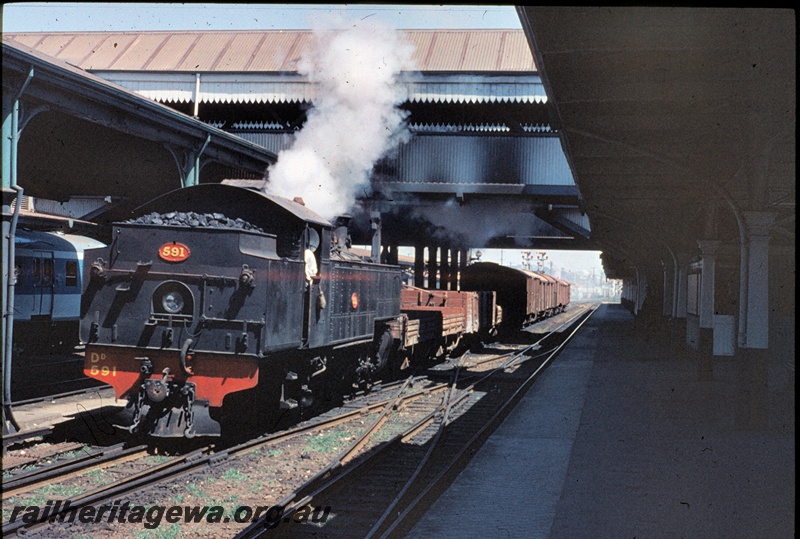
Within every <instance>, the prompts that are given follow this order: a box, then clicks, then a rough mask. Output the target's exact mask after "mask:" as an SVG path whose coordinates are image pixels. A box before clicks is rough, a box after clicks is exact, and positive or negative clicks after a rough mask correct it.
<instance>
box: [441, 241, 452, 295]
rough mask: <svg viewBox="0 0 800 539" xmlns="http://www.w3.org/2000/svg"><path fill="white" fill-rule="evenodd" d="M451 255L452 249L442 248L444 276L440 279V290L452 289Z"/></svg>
mask: <svg viewBox="0 0 800 539" xmlns="http://www.w3.org/2000/svg"><path fill="white" fill-rule="evenodd" d="M449 254H450V249H448V248H447V247H442V249H441V256H442V262H441V265H442V276H441V278H440V279H439V288H440V289H442V290H449V289H450V260H449V258H448V256H449Z"/></svg>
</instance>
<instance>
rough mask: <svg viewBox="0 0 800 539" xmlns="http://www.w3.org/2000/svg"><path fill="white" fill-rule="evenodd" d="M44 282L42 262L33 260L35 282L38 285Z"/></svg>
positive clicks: (36, 259)
mask: <svg viewBox="0 0 800 539" xmlns="http://www.w3.org/2000/svg"><path fill="white" fill-rule="evenodd" d="M41 280H42V261H41V260H39V259H38V258H35V259H34V260H33V282H34V283H38V282H39V281H41Z"/></svg>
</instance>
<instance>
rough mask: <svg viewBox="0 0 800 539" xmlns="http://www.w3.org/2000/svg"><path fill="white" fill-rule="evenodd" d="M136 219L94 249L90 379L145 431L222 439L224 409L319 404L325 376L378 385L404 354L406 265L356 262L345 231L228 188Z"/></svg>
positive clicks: (299, 209)
mask: <svg viewBox="0 0 800 539" xmlns="http://www.w3.org/2000/svg"><path fill="white" fill-rule="evenodd" d="M137 215H139V217H137V218H135V219H132V220H129V221H127V222H123V223H115V224H114V226H113V239H112V241H111V243H110V244H109V245H108V246H107V247H106V248H103V249H97V250H93V251H89V252H87V254H86V268H87V269H86V273H87V275H86V283H87V284H86V286H85V288H84V294H83V298H82V304H81V337H82V339H83V340H84V341H85V342H86V343H87V348H86V362H85V373H86V374H87V375H88V376H90V377H92V378H96V379H98V380H101V381H103V382H106V383H108V384H110V385H112V386H113V387H114V388H115V390H116V393H117V396H118V397H127V398H128V401H129V402H128V406H127V408H126V413H125V415H126V416H127V417H126V418H124V421H125V422H126V423H127V426H128V428H129V429H130V430H131V431H132V432H142V433H147V434H150V435H153V436H187V437H191V436H193V435H195V434H202V435H218V434H220V430H221V429H220V411H222V410H223V408H226V409H228V410H231V411H232V412H231V413H233V414H239V415H240V416H247V415H251V414H256V413H261V411H262V410H258V411H257V410H254V409H252V407H253V406H258V407H261V406H264V410H268V409H278V408H283V409H293V408H296V407H298V406H302V405H307V404H309V403H310V402H311V400H312V399H313V397H314V386H315V384H314V381H315V378H317V377H318V375H320V374H322V373H323V372H325V371H326V370H333V371H335V372H336V375H337V376H341V373H342V372H347V373H354V374H356V375H357V376H359V377H360V378H361V379H362V380H363V379H367V378H368V376H369V374H370V373H371V372H372V371H375V370H377V369H379V368H381V367H383V366H384V365H385V364H386V362H387V361H388V358H389V355H390V351H391V350H393V349H398V348H404V347H405V346H404V345H405V343H404V342H402V343H401V342H400V341H401V339H402V338H403V335H402V332H403V328H404V321H403V319H402V318H401V317H400V292H401V287H402V276H401V272H400V268H399V267H397V266H389V265H382V264H377V263H374V262H372V261H371V260H368V259H364V258H361V257H358V256H355V255H353V254H352V253H350V252H349V250H348V249H347V245H346V240H347V233H346V223H340V224H342V225H343V226H341V227H337V228H334V226H333V225H332V224H331V223H330V222H328V221H327V220H325V219H322V218H321V217H319V216H318V215H316V214H314V213H313V212H311V211H309V210H308V209H307V208H306V207H305V206H304V205H302V204H301V203H298V202H296V201H290V200H287V199H284V198H281V197H277V196H271V195H268V194H264V193H262V192H259V191H255V190H251V189H245V188H239V187H234V186H230V185H225V184H202V185H198V186H194V187H189V188H184V189H179V190H177V191H173V192H171V193H168V194H166V195H163V196H161V197H159V198H157V199H155V200H153V201H151V202H150V203H148V204H147V205H145V206H143V207H142V208H140V209H139V210H138V212H137ZM314 266H315V268H314ZM308 269H310V270H311V272H310V273H311V275H308V271H307V270H308ZM345 363H347V364H348V366H346V367H345V366H344V365H345ZM328 374H330V373H328ZM322 385H323V386H324V385H325V384H322ZM257 386H258V389H257V391H256V392H255V394H257V395H258V396H259V399H261V400H259V401H257V402H256V401H253V400H252V399H251V400H249V401H242V402H241V403H237V404H234V401H235V398H234V397H235V396H237V395H239V394H250V395H252V394H253V393H254V392H247V391H246V390H250V389H254V388H257ZM223 404H224V405H225V406H224V407H223ZM248 408H250V409H248Z"/></svg>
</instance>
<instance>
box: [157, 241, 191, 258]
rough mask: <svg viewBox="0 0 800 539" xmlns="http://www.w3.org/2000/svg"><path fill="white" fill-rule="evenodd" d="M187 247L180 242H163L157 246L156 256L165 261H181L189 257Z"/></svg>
mask: <svg viewBox="0 0 800 539" xmlns="http://www.w3.org/2000/svg"><path fill="white" fill-rule="evenodd" d="M189 253H190V251H189V248H188V247H187V246H185V245H184V244H182V243H178V242H173V243H165V244H164V245H162V246H161V247H159V248H158V256H159V257H161V259H162V260H166V261H167V262H183V261H184V260H186V259H187V258H189Z"/></svg>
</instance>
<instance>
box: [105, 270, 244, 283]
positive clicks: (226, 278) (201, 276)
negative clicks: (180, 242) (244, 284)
mask: <svg viewBox="0 0 800 539" xmlns="http://www.w3.org/2000/svg"><path fill="white" fill-rule="evenodd" d="M111 273H114V274H117V275H114V276H115V277H118V276H122V277H128V276H130V277H133V276H136V278H139V279H141V278H143V277H142V274H141V273H139V274H137V273H136V270H123V269H109V270H106V278H110V277H112V276H111V275H109V274H111ZM146 275H147V276H148V277H150V276H152V277H162V278H163V277H169V278H174V277H175V275H176V274H175V273H167V272H163V271H149V272H147V274H146ZM180 277H181V278H182V279H183V278H192V279H204V280H211V281H214V280H217V281H234V282H239V275H237V276H235V277H231V276H228V275H208V274H207V273H203V274H200V273H181V274H180Z"/></svg>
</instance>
